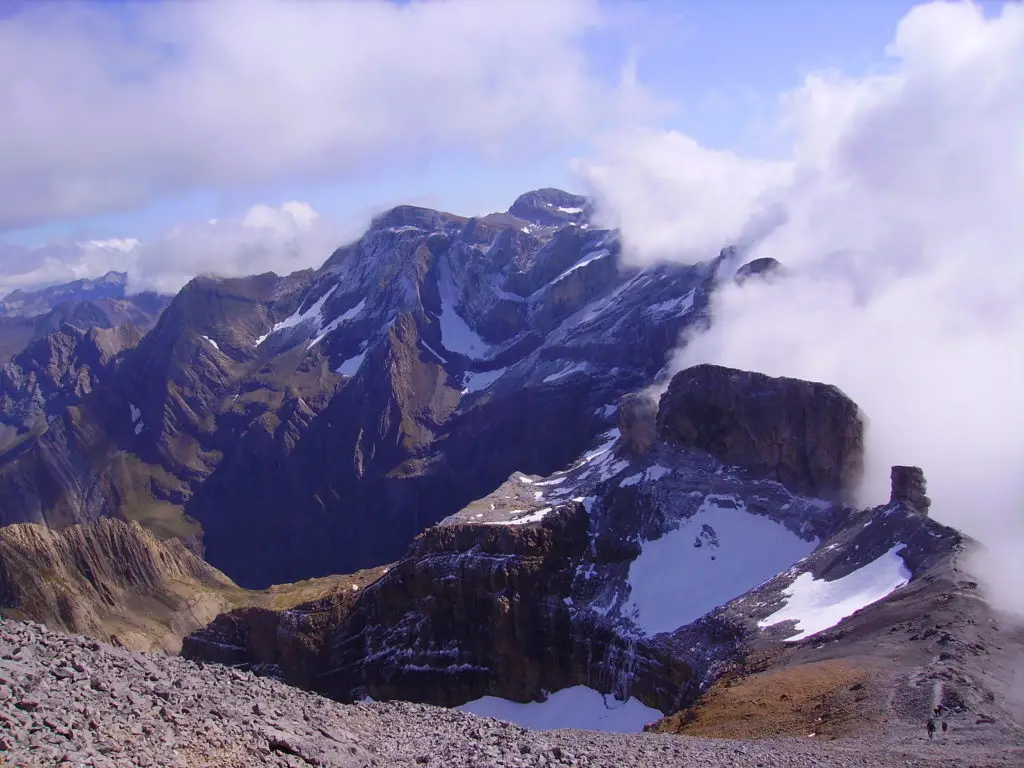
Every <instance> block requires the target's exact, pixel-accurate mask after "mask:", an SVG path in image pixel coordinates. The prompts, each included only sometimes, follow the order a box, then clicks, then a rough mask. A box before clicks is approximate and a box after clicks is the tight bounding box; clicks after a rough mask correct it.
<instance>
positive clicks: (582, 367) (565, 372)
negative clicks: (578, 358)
mask: <svg viewBox="0 0 1024 768" xmlns="http://www.w3.org/2000/svg"><path fill="white" fill-rule="evenodd" d="M588 368H590V366H589V365H588V364H587V363H574V364H572V365H569V366H567V367H565V368H562V369H561V370H560V371H555V372H554V373H552V374H549V375H548V376H545V377H544V381H543V383H544V384H550V383H551V382H552V381H558V380H559V379H564V378H566V377H568V376H573V375H575V374H577V373H583V372H584V371H586V370H587V369H588Z"/></svg>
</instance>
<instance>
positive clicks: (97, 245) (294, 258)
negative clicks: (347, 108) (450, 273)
mask: <svg viewBox="0 0 1024 768" xmlns="http://www.w3.org/2000/svg"><path fill="white" fill-rule="evenodd" d="M368 223H369V214H367V216H366V217H365V218H363V219H354V220H353V221H352V222H351V223H350V224H348V225H346V226H339V225H337V224H335V223H333V222H330V221H328V220H326V219H324V218H321V217H320V216H319V215H318V214H317V212H316V211H315V210H314V209H313V208H312V206H310V205H309V204H308V203H304V202H299V201H290V202H286V203H284V204H282V205H280V206H278V207H276V208H275V207H272V206H269V205H266V204H263V203H259V204H257V205H254V206H252V207H251V208H250V209H249V210H248V211H246V212H245V213H244V214H242V215H241V216H237V217H234V218H222V219H210V220H208V221H206V222H203V223H195V224H179V225H178V226H175V227H173V228H171V229H169V230H167V231H165V232H163V233H161V234H159V235H157V236H155V237H154V238H152V239H151V240H147V241H145V242H139V241H138V240H136V239H134V238H120V239H111V240H103V241H98V240H90V241H85V242H81V243H64V244H54V245H48V246H45V247H43V248H39V249H35V250H26V249H23V248H19V247H16V246H0V265H2V266H0V269H2V271H3V273H4V274H0V295H4V294H6V293H7V291H9V290H11V289H13V288H17V287H27V288H32V287H37V286H41V285H47V284H52V283H62V282H68V281H71V280H77V279H79V278H83V277H97V276H99V275H102V274H104V273H105V272H107V271H110V270H116V271H119V272H127V273H128V288H129V290H130V291H132V292H137V291H143V290H155V291H158V292H161V293H175V292H176V291H178V290H179V289H180V288H181V287H182V286H183V285H184V284H185V283H186V282H188V281H189V280H190V279H191V278H193V277H195V276H196V275H197V274H200V273H204V272H210V273H214V274H217V275H220V276H224V277H236V276H241V275H252V274H258V273H261V272H268V271H272V272H277V273H278V274H288V273H289V272H293V271H295V270H300V269H306V268H309V267H318V266H320V264H322V263H323V262H324V261H325V260H326V259H327V257H328V256H330V254H331V253H332V251H333V250H334V249H335V248H337V247H338V246H339V245H341V244H342V243H344V242H345V241H347V240H351V239H354V238H355V237H356V236H358V235H359V234H360V233H361V232H362V230H363V229H364V228H365V226H366V225H367V224H368ZM18 267H20V269H18Z"/></svg>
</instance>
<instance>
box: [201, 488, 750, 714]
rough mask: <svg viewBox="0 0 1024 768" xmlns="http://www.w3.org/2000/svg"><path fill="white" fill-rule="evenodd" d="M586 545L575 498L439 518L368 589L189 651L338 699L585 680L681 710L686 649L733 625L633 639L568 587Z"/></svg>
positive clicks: (690, 677) (422, 696) (208, 638)
mask: <svg viewBox="0 0 1024 768" xmlns="http://www.w3.org/2000/svg"><path fill="white" fill-rule="evenodd" d="M588 547H589V531H588V521H587V513H586V511H585V509H584V508H583V506H582V505H581V504H579V503H574V504H569V505H566V506H564V507H563V508H561V509H559V510H556V511H554V512H552V513H551V514H550V515H549V516H547V517H546V518H545V519H544V520H543V521H542V522H541V523H540V524H539V525H536V526H503V525H457V524H456V525H444V526H437V527H435V528H431V529H429V530H427V531H426V532H424V533H423V534H422V535H421V536H419V537H417V539H416V541H415V542H414V543H413V545H412V547H411V548H410V550H409V552H408V554H407V556H406V557H405V558H403V559H402V561H401V562H399V563H398V564H397V565H396V566H394V567H392V568H390V569H388V570H387V571H386V573H384V574H383V575H381V577H380V580H379V581H376V582H375V583H372V584H371V585H370V586H368V587H366V588H365V589H360V590H358V591H357V590H353V591H351V592H347V591H340V592H339V593H337V594H336V595H332V596H331V597H330V598H327V599H325V600H321V601H316V602H313V603H309V604H306V605H301V606H298V607H296V608H295V609H294V610H290V611H287V612H285V613H275V612H271V611H264V610H258V609H250V610H244V611H235V612H233V613H231V614H227V615H224V616H220V617H218V618H217V620H216V621H214V622H213V623H212V624H211V625H209V626H208V627H205V628H203V629H202V630H200V631H197V632H195V633H193V634H192V635H191V636H190V637H188V638H186V639H185V642H184V646H183V650H182V653H183V655H185V656H187V657H189V658H194V659H202V660H206V661H216V662H220V663H228V664H242V665H248V666H250V667H252V668H253V669H255V670H256V671H258V672H262V673H264V674H272V675H275V676H280V677H282V678H283V679H285V680H287V681H288V682H291V683H293V684H295V685H299V686H301V687H304V688H310V689H313V690H316V691H319V692H320V693H323V694H324V695H327V696H329V697H331V698H334V699H338V700H341V701H352V700H355V699H357V698H361V697H362V696H370V697H372V698H374V699H385V700H386V699H403V700H411V701H422V702H429V703H434V704H443V705H449V706H450V705H457V704H462V703H464V702H466V701H469V700H471V699H474V698H477V697H479V696H483V695H494V696H500V697H505V698H510V699H514V700H517V701H531V700H536V699H540V698H543V695H544V691H547V690H558V689H560V688H564V687H569V686H573V685H586V686H589V687H592V688H594V689H597V690H600V691H602V692H605V693H614V694H618V695H620V696H629V695H634V696H638V697H640V698H642V699H643V700H645V701H648V702H650V703H653V704H654V705H655V706H658V707H661V708H663V709H665V710H666V711H674V709H677V708H678V707H679V706H680V705H681V703H682V702H686V701H689V700H690V699H691V698H692V697H693V696H694V695H696V693H697V691H698V689H699V680H698V677H697V674H696V672H695V670H694V668H693V667H692V666H691V663H690V661H689V658H688V656H686V655H685V654H681V653H680V652H679V647H680V646H682V644H683V643H686V642H694V641H695V638H697V637H699V638H701V639H702V640H703V641H705V642H706V641H708V639H709V638H710V639H711V641H712V642H719V643H722V644H729V643H731V642H733V641H735V639H736V636H735V633H734V631H733V630H732V629H731V628H730V627H729V626H728V625H727V624H725V623H720V622H713V621H709V622H705V623H702V624H701V625H699V626H697V627H694V628H692V629H691V631H690V632H689V633H685V636H684V637H681V638H675V639H674V640H670V639H668V638H661V639H657V640H654V639H645V638H636V637H630V636H628V635H625V634H623V633H621V632H620V631H618V630H617V629H616V627H615V626H614V623H613V622H611V621H608V620H607V619H603V618H602V617H601V616H599V615H597V614H594V613H592V612H589V611H585V610H578V609H577V608H575V607H574V605H573V600H572V598H571V597H570V594H571V592H572V584H573V581H574V579H575V577H576V576H575V575H576V567H577V565H578V563H579V560H580V559H581V558H582V557H583V556H584V553H585V551H586V550H587V549H588Z"/></svg>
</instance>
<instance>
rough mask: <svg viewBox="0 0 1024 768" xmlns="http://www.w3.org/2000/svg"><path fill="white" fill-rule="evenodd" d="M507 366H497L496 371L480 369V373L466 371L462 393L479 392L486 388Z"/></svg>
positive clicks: (498, 377)
mask: <svg viewBox="0 0 1024 768" xmlns="http://www.w3.org/2000/svg"><path fill="white" fill-rule="evenodd" d="M507 370H508V368H498V369H497V370H496V371H482V372H480V373H467V374H466V379H465V382H466V383H465V385H464V386H465V389H464V390H463V392H464V393H466V394H468V393H470V392H479V391H480V390H482V389H487V388H488V387H489V386H491V384H493V383H494V382H496V381H497V380H498V379H500V378H501V377H502V375H503V374H504V373H505V371H507Z"/></svg>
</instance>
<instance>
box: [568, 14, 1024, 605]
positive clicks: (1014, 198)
mask: <svg viewBox="0 0 1024 768" xmlns="http://www.w3.org/2000/svg"><path fill="white" fill-rule="evenodd" d="M888 53H889V54H890V56H891V57H892V59H893V61H892V64H893V68H892V71H891V72H890V73H889V74H887V75H885V76H877V77H870V78H864V79H851V78H846V77H842V76H840V75H838V74H835V73H830V74H826V75H820V76H816V77H812V78H809V79H808V80H807V81H806V82H805V83H804V84H803V87H801V88H800V89H798V90H797V91H795V92H794V93H792V94H788V95H787V96H786V97H785V98H784V99H783V101H782V107H783V110H784V113H785V115H786V118H787V119H786V127H787V128H788V130H789V131H790V132H791V134H792V139H793V152H792V157H791V158H790V159H789V160H787V161H786V162H785V163H784V164H782V165H779V164H774V163H773V164H765V163H762V162H756V161H752V160H744V159H740V158H737V157H735V156H732V155H728V154H725V153H715V152H711V151H708V150H706V149H703V148H701V147H698V146H696V145H695V144H694V143H693V142H691V141H689V140H688V139H686V138H685V137H681V136H677V135H675V134H671V133H666V134H661V135H657V136H650V135H648V136H639V137H638V136H636V135H633V136H631V137H628V138H625V139H621V140H620V141H621V143H620V144H619V145H617V146H616V145H614V144H613V145H612V146H611V148H610V149H607V148H606V154H605V155H604V156H601V157H598V158H595V159H593V160H590V161H588V162H587V163H584V164H582V165H581V167H580V170H581V172H582V173H583V174H584V175H585V177H586V178H587V179H588V181H589V182H590V184H591V186H592V188H593V189H594V191H595V193H596V194H597V196H598V198H599V199H600V201H601V203H602V205H603V206H604V207H605V208H606V209H607V210H608V211H610V212H611V215H613V216H615V217H617V219H618V221H619V222H620V223H621V224H622V226H623V228H624V232H623V239H624V242H625V243H626V245H627V246H628V247H629V248H630V254H631V255H632V256H633V258H635V259H637V260H638V261H641V262H643V261H650V260H652V259H655V258H664V257H666V256H669V257H673V258H678V259H681V260H686V261H694V260H696V259H697V258H706V257H708V256H711V255H714V254H715V253H716V252H717V249H718V248H720V247H721V246H724V245H727V244H729V243H731V242H735V241H736V240H737V239H738V238H740V239H745V240H746V241H747V243H748V244H749V246H750V248H749V251H748V252H747V254H746V257H747V258H756V257H761V256H772V257H775V258H777V259H779V261H781V262H783V263H784V264H785V265H786V266H787V267H789V269H790V273H791V274H790V277H789V278H787V279H785V280H780V281H774V282H772V283H771V284H765V283H757V282H756V281H751V282H747V283H745V284H744V286H743V287H742V288H740V287H736V286H730V287H727V288H725V289H724V290H722V291H721V292H720V294H719V295H718V297H717V299H716V300H715V302H714V305H713V312H714V321H715V322H714V324H713V327H712V328H711V330H710V331H709V332H707V333H705V334H703V335H701V336H698V337H697V338H695V339H693V340H692V341H691V342H690V343H689V345H688V346H686V347H685V348H684V349H682V351H681V352H680V353H679V355H678V358H677V360H676V364H677V365H678V366H680V367H682V366H686V365H690V364H694V363H698V362H704V361H711V362H718V363H722V364H725V365H731V366H736V367H740V368H747V369H753V370H759V371H763V372H765V373H768V374H772V375H788V376H797V377H801V378H808V379H816V380H821V381H827V382H830V383H835V384H837V385H838V386H840V387H841V388H842V389H843V390H844V391H846V392H847V394H849V395H850V396H851V397H852V398H853V399H854V400H856V401H857V402H858V403H859V404H860V405H861V406H862V407H863V408H864V410H865V411H866V413H867V414H868V416H869V418H870V426H869V433H868V439H869V464H870V467H869V472H868V477H867V478H866V481H865V484H864V488H863V492H862V495H863V500H864V501H865V502H867V503H880V502H882V501H884V500H885V498H886V497H887V489H888V469H889V466H890V465H892V464H903V463H916V464H919V465H921V466H922V467H923V468H924V470H925V472H926V476H927V478H928V482H929V492H930V495H931V496H932V498H933V500H934V504H933V507H932V514H933V515H934V516H935V517H936V518H937V519H940V520H942V521H944V522H948V523H951V524H955V525H957V526H959V527H960V528H962V529H963V530H965V531H966V532H967V533H969V534H971V535H973V536H975V537H977V538H979V539H980V540H981V541H983V542H984V543H985V544H986V546H987V547H988V548H989V555H988V556H987V557H986V558H985V559H984V560H979V562H977V563H975V567H977V568H978V569H979V570H980V571H981V572H982V575H983V576H985V577H986V583H987V585H988V587H989V589H990V590H991V591H992V594H993V596H994V597H995V599H996V600H997V602H998V603H999V604H1000V605H1001V606H1003V607H1007V608H1012V609H1015V610H1017V611H1018V612H1020V613H1024V593H1022V592H1021V590H1020V585H1021V584H1022V583H1024V566H1022V565H1021V563H1022V562H1024V560H1022V559H1021V556H1020V555H1021V552H1024V474H1021V467H1022V466H1024V399H1022V398H1021V396H1020V393H1019V390H1020V382H1021V381H1024V216H1021V215H1020V206H1021V201H1022V200H1024V7H1021V6H1019V5H1007V6H1005V7H1003V8H1002V10H1001V12H1000V13H999V15H998V16H991V17H986V16H985V15H984V14H983V12H982V11H981V10H980V9H979V8H978V7H977V6H974V5H971V4H966V3H958V4H951V3H950V4H947V3H934V4H929V5H924V6H919V7H917V8H915V9H913V10H912V11H911V12H910V13H908V14H907V16H906V17H905V18H904V19H903V20H902V22H901V23H900V25H899V27H898V29H897V31H896V36H895V39H894V41H893V43H892V44H891V46H890V48H889V51H888ZM730 187H732V188H733V189H732V194H730V189H729V188H730ZM698 254H699V256H698Z"/></svg>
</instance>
